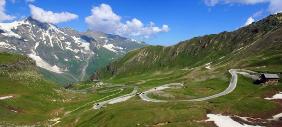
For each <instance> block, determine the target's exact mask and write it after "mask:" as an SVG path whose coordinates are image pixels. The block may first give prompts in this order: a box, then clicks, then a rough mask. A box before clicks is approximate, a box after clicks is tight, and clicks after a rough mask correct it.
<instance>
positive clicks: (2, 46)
mask: <svg viewBox="0 0 282 127" xmlns="http://www.w3.org/2000/svg"><path fill="white" fill-rule="evenodd" d="M0 47H1V48H5V49H12V50H17V48H16V47H15V46H13V45H10V44H8V43H6V42H0Z"/></svg>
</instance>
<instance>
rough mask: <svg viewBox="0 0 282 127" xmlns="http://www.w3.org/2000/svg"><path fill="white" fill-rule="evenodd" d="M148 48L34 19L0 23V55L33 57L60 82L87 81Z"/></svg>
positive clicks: (130, 40) (122, 39) (117, 38)
mask: <svg viewBox="0 0 282 127" xmlns="http://www.w3.org/2000/svg"><path fill="white" fill-rule="evenodd" d="M144 45H145V44H144V43H140V42H137V41H134V40H132V39H127V38H124V37H120V36H117V35H110V34H105V33H98V32H92V31H87V32H84V33H80V32H78V31H76V30H74V29H71V28H58V27H57V26H55V25H53V24H48V23H41V22H39V21H37V20H34V19H32V18H31V17H29V18H26V19H24V20H20V21H15V22H12V23H0V51H8V52H16V53H21V54H25V55H27V56H29V57H30V58H32V59H33V60H35V61H36V64H37V66H38V67H40V68H42V69H41V70H42V71H43V74H44V75H46V76H47V77H50V78H51V79H56V80H61V79H65V80H71V81H79V80H83V79H85V78H86V77H89V75H91V74H92V73H93V72H94V71H95V70H96V69H97V68H99V67H103V66H104V65H105V64H107V63H109V62H111V61H112V60H113V59H116V58H118V57H120V56H122V55H123V54H125V53H126V52H128V51H130V50H133V49H136V48H140V47H143V46H144ZM46 70H47V71H46ZM58 75H59V76H58Z"/></svg>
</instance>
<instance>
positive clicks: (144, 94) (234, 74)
mask: <svg viewBox="0 0 282 127" xmlns="http://www.w3.org/2000/svg"><path fill="white" fill-rule="evenodd" d="M238 71H248V70H241V69H230V70H229V73H230V74H231V76H232V77H231V80H230V83H229V86H228V87H227V88H226V89H225V90H224V91H222V92H220V93H218V94H214V95H211V96H207V97H202V98H196V99H190V100H175V101H206V100H210V99H214V98H217V97H221V96H224V95H227V94H229V93H231V92H232V91H234V90H235V88H236V86H237V81H238V75H237V73H238ZM248 72H251V71H248ZM168 85H170V84H166V85H163V86H160V87H166V88H167V86H168ZM160 87H156V88H153V89H150V90H147V91H145V92H142V93H141V94H140V95H139V97H140V98H141V99H142V100H144V101H148V102H169V101H168V100H157V99H152V98H150V97H148V94H149V93H152V92H154V91H160V90H163V89H158V88H160ZM175 101H174V102H175Z"/></svg>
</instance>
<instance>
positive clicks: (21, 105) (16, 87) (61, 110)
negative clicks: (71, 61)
mask: <svg viewBox="0 0 282 127" xmlns="http://www.w3.org/2000/svg"><path fill="white" fill-rule="evenodd" d="M38 71H39V70H38V68H37V67H36V65H35V62H34V61H33V60H32V59H30V58H28V57H26V56H22V55H18V54H10V53H0V98H2V97H9V98H6V99H0V116H1V117H0V126H50V125H53V124H55V123H56V122H57V121H59V119H60V118H68V117H71V116H76V114H77V113H80V111H81V110H82V111H84V110H89V109H92V106H93V104H94V103H95V101H97V100H103V99H102V98H104V99H111V98H114V97H116V96H120V95H123V94H127V93H129V92H131V91H132V88H124V89H123V90H120V88H112V90H107V89H105V88H96V87H93V85H94V84H91V88H87V90H81V91H80V90H76V88H72V89H64V88H63V87H61V86H59V85H58V84H55V83H53V82H51V81H48V80H45V79H44V78H43V76H42V75H41V74H39V72H38ZM100 91H103V92H100ZM117 91H118V92H119V93H118V94H117ZM109 95H112V96H109ZM107 96H109V97H107ZM56 119H57V120H56Z"/></svg>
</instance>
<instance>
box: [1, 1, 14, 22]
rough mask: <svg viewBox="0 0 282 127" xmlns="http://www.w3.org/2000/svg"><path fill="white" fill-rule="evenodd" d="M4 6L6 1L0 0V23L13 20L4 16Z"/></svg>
mask: <svg viewBox="0 0 282 127" xmlns="http://www.w3.org/2000/svg"><path fill="white" fill-rule="evenodd" d="M5 5H6V0H0V22H2V21H7V20H13V19H15V17H14V16H11V15H8V14H6V12H5Z"/></svg>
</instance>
